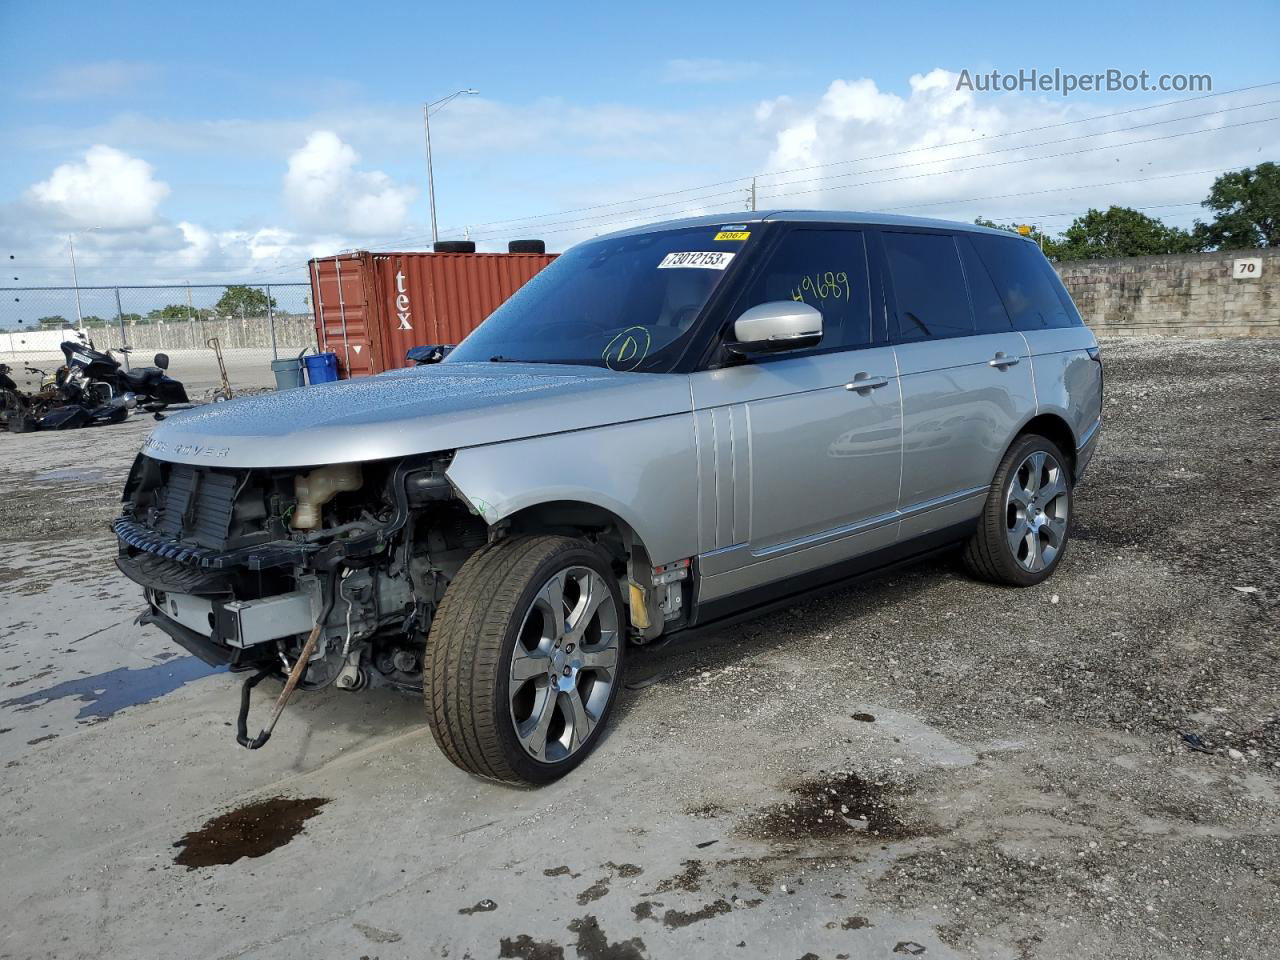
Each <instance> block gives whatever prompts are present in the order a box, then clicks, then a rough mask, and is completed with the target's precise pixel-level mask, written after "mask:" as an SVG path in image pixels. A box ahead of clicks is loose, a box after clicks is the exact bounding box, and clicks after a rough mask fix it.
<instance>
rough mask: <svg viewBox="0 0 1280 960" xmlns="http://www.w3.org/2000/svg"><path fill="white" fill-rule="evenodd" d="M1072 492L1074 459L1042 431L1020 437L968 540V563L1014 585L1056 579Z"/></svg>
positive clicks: (971, 568) (993, 579) (1007, 455)
mask: <svg viewBox="0 0 1280 960" xmlns="http://www.w3.org/2000/svg"><path fill="white" fill-rule="evenodd" d="M1037 465H1039V466H1038V467H1037ZM1015 485H1016V486H1015ZM1072 494H1073V483H1072V479H1071V470H1070V461H1068V460H1067V458H1066V457H1065V456H1064V455H1063V453H1062V451H1061V450H1060V449H1059V448H1058V447H1057V445H1056V444H1054V443H1053V442H1052V441H1051V440H1048V439H1046V438H1045V437H1042V436H1039V435H1037V434H1026V435H1025V436H1022V437H1019V438H1018V439H1017V440H1016V441H1015V442H1014V444H1013V446H1012V447H1010V448H1009V450H1008V452H1007V453H1005V455H1004V459H1002V460H1001V461H1000V467H999V468H998V469H997V470H996V475H995V477H994V479H992V481H991V489H990V490H989V491H988V493H987V501H986V503H985V504H984V506H983V508H982V516H981V517H980V518H979V520H978V529H977V531H975V533H974V534H973V536H972V537H971V538H970V539H969V541H968V543H966V544H965V548H964V554H963V556H964V564H965V567H967V568H968V570H969V572H970V573H972V574H973V575H974V576H975V577H978V578H979V579H981V580H987V581H989V582H991V583H1000V584H1005V585H1007V586H1011V587H1030V586H1034V585H1035V584H1037V583H1040V582H1041V581H1043V580H1045V579H1047V578H1048V577H1050V576H1051V575H1052V574H1053V572H1054V570H1056V569H1057V568H1058V564H1059V563H1060V562H1061V561H1062V555H1063V553H1064V552H1065V551H1066V548H1067V541H1068V539H1069V528H1070V523H1071V511H1072V507H1073V501H1072Z"/></svg>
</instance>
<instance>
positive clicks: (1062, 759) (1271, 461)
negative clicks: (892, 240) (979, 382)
mask: <svg viewBox="0 0 1280 960" xmlns="http://www.w3.org/2000/svg"><path fill="white" fill-rule="evenodd" d="M1104 355H1105V358H1106V376H1107V407H1106V422H1105V425H1104V433H1103V439H1102V446H1101V450H1100V452H1099V453H1098V455H1097V458H1096V459H1095V461H1094V465H1093V467H1092V468H1091V471H1090V474H1089V476H1088V478H1087V480H1086V483H1085V484H1084V485H1083V486H1082V487H1081V488H1080V489H1079V491H1078V494H1077V500H1076V522H1075V526H1074V538H1073V540H1072V542H1071V545H1070V548H1069V550H1068V553H1067V555H1066V557H1065V558H1064V563H1063V566H1062V568H1061V569H1060V571H1059V572H1058V574H1057V576H1055V577H1054V578H1053V579H1052V580H1050V581H1049V582H1047V583H1045V584H1043V585H1041V586H1040V587H1036V588H1033V589H1030V590H1025V591H1013V590H1005V589H997V588H994V587H990V586H985V585H981V584H977V583H974V582H973V581H970V580H968V579H966V578H965V577H964V576H963V575H961V574H960V573H959V572H958V571H957V569H956V565H955V564H954V563H953V562H951V561H946V560H944V561H937V562H933V563H930V564H928V565H926V566H922V567H918V568H916V569H913V570H911V571H909V572H905V573H899V574H896V575H894V576H892V577H890V578H888V579H882V580H879V581H875V582H871V583H867V584H863V585H861V586H858V587H856V588H850V589H847V590H844V591H842V592H838V593H835V594H832V595H830V596H828V597H826V598H824V599H822V600H819V601H816V602H813V603H811V604H808V605H806V606H803V607H798V608H795V609H792V610H790V611H787V612H783V613H781V614H778V615H775V616H771V617H769V618H767V619H763V620H759V621H756V622H753V623H749V624H746V625H744V626H740V627H735V628H733V629H731V630H727V631H725V632H723V633H721V634H719V635H718V636H716V637H713V638H711V639H709V640H707V641H706V642H704V643H701V644H699V645H697V646H684V647H673V648H668V649H667V650H664V651H661V652H657V653H648V654H645V655H637V656H635V657H633V658H632V661H631V664H630V673H629V682H628V689H627V690H626V691H625V694H624V697H623V698H622V699H621V700H620V703H619V707H620V709H619V711H618V716H617V717H616V718H615V720H616V722H615V725H614V728H613V731H612V732H611V734H610V736H609V737H608V738H607V739H606V740H605V741H604V743H603V744H602V745H601V748H600V750H599V751H598V752H597V753H596V755H595V756H594V757H592V758H591V759H590V760H589V761H588V762H587V763H586V764H585V765H584V766H583V767H582V768H580V769H579V771H578V772H577V773H575V774H574V775H572V776H571V777H569V778H568V779H567V780H566V781H563V782H561V783H559V784H557V785H555V786H552V787H550V788H547V789H544V790H541V791H519V790H512V789H507V788H503V787H498V786H494V785H491V784H488V783H483V782H480V781H477V780H473V779H470V778H468V777H467V776H465V775H463V774H462V773H460V772H458V771H457V770H455V769H454V768H453V767H452V766H450V765H449V764H448V763H447V762H446V761H445V760H444V759H443V757H441V756H440V754H439V753H438V752H437V751H436V748H435V746H434V745H433V743H432V740H431V737H430V734H429V733H427V731H426V729H425V726H424V724H423V716H422V710H421V705H420V704H419V703H417V702H416V701H414V700H413V699H410V698H399V697H395V696H390V695H386V694H381V693H376V692H364V693H358V694H344V693H339V692H336V691H335V692H329V693H321V694H315V695H310V696H306V697H303V698H301V699H300V700H299V701H298V702H297V703H296V704H295V705H294V706H293V707H291V708H290V712H289V713H288V714H286V716H285V719H284V720H283V721H282V723H281V726H280V727H279V728H278V730H277V733H276V736H275V738H274V739H273V741H272V742H271V744H270V745H269V746H268V747H266V748H265V749H264V750H262V751H259V752H257V753H252V754H251V753H248V752H246V751H243V750H241V749H239V748H238V747H236V745H235V744H234V742H233V738H232V730H231V726H230V724H231V721H232V719H233V712H234V709H235V706H236V699H237V688H238V681H237V679H236V678H234V677H232V676H230V675H228V674H225V673H211V672H210V671H208V670H207V669H205V668H204V667H203V665H201V664H200V663H199V662H198V661H195V660H194V659H193V658H190V657H187V656H185V655H183V654H182V652H181V651H179V650H177V649H176V648H175V647H173V646H172V645H170V644H169V643H168V642H167V641H166V640H165V639H164V638H163V637H162V636H161V635H160V634H159V633H158V632H157V631H154V630H152V629H150V628H146V629H143V628H139V627H135V626H133V625H132V623H131V620H132V616H133V614H134V613H135V612H136V609H137V606H138V593H137V591H136V589H135V588H134V587H133V586H132V585H130V584H129V583H127V582H125V581H123V580H122V578H120V577H119V576H118V575H117V574H116V573H115V572H114V568H113V566H112V564H111V555H112V552H113V547H112V542H111V538H110V535H109V533H108V531H107V530H106V526H105V525H106V523H107V521H108V520H109V519H110V518H111V517H112V516H113V515H114V512H115V505H116V501H117V498H118V489H119V486H120V482H121V479H122V477H123V475H124V472H125V470H126V469H127V465H128V463H129V461H130V460H131V458H132V456H133V452H134V450H136V448H137V446H138V444H139V442H140V441H141V438H142V435H143V433H144V432H145V430H146V429H147V427H148V426H149V422H148V421H146V420H141V419H139V420H136V421H132V422H131V423H129V424H125V425H122V426H120V427H117V428H108V429H106V430H103V431H101V432H93V433H89V432H84V433H79V434H67V435H40V434H36V435H30V436H20V437H10V436H0V497H2V498H3V499H0V597H2V599H0V609H3V611H4V615H3V616H2V617H0V683H2V684H3V685H4V686H3V687H2V688H0V754H3V756H2V757H0V761H3V762H4V763H5V767H4V781H3V793H2V794H0V822H3V823H4V824H5V829H4V831H3V834H2V835H0V857H2V858H3V863H4V870H3V872H2V876H3V879H2V880H0V883H2V884H3V892H4V896H3V901H4V903H5V910H4V911H3V914H2V915H0V956H3V957H15V958H16V957H58V958H75V957H131V958H147V957H156V958H171V957H202V958H203V957H219V958H231V957H254V958H259V957H273V958H274V957H281V958H284V957H290V958H292V957H300V956H315V957H349V958H351V960H356V958H366V957H367V958H375V957H376V958H380V960H393V958H402V957H403V958H409V957H412V958H423V957H454V958H461V957H473V958H476V960H479V958H496V957H505V958H538V960H552V958H565V957H583V958H589V960H629V958H686V957H695V956H696V957H704V956H705V957H767V958H780V960H800V958H805V960H813V958H822V960H835V958H874V957H882V958H886V960H891V958H894V957H902V956H908V957H910V956H921V955H922V956H925V957H926V958H945V957H983V958H1032V957H1035V958H1040V957H1050V958H1072V960H1077V958H1085V957H1088V958H1096V957H1130V958H1143V960H1145V958H1155V957H1169V958H1175V957H1176V958H1201V957H1203V958H1214V960H1219V958H1225V957H1264V956H1266V957H1273V956H1277V955H1278V954H1280V939H1278V938H1280V866H1277V864H1278V863H1280V716H1278V711H1280V648H1278V646H1277V641H1278V639H1280V630H1278V629H1277V602H1278V595H1280V577H1278V576H1277V560H1276V554H1277V551H1276V540H1277V520H1276V518H1277V515H1278V514H1280V484H1277V483H1276V479H1275V472H1276V466H1277V464H1278V463H1280V421H1278V420H1277V417H1278V416H1280V341H1234V342H1226V341H1187V340H1176V341H1154V340H1150V341H1110V342H1107V343H1106V344H1105V345H1104ZM267 686H268V685H264V686H263V687H262V688H259V692H258V693H257V694H255V699H254V710H255V711H256V715H257V716H261V715H263V712H264V711H265V708H266V705H267V702H268V697H269V696H272V695H273V693H274V691H270V690H267V689H266V687H267ZM275 798H285V799H283V800H279V801H275V802H267V801H273V800H275ZM224 815H226V816H224ZM218 817H223V819H220V820H219V819H215V818H218ZM245 821H248V822H249V825H250V827H256V829H248V828H246V826H245ZM228 852H230V853H231V854H232V855H235V854H245V856H244V857H243V858H242V859H238V860H236V861H235V862H232V863H225V862H223V861H226V860H228V859H230V858H231V857H230V856H228V855H227V854H228Z"/></svg>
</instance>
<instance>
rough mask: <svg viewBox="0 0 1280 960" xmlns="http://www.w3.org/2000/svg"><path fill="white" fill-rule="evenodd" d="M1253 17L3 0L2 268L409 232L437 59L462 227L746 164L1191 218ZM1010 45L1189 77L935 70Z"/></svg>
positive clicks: (1273, 76) (1242, 132) (505, 227)
mask: <svg viewBox="0 0 1280 960" xmlns="http://www.w3.org/2000/svg"><path fill="white" fill-rule="evenodd" d="M1277 36H1280V4H1277V3H1276V2H1275V0H1271V2H1253V0H1241V2H1239V3H1236V4H1233V5H1232V6H1231V8H1230V10H1229V11H1227V10H1226V9H1225V8H1220V7H1213V6H1212V5H1205V4H1202V3H1195V4H1192V3H1185V4H1183V3H1169V2H1165V3H1159V4H1156V3H1133V4H1123V5H1122V4H1117V3H1114V2H1111V3H1106V4H1093V3H1087V2H1086V3H1077V4H1074V5H1071V6H1069V7H1066V6H1063V5H1056V4H1054V5H1050V4H1029V3H1026V2H1025V0H1024V2H1020V3H1009V4H986V5H983V6H982V9H981V12H975V8H974V7H973V5H961V4H954V3H948V4H941V3H939V4H932V3H929V4H907V3H899V4H896V5H892V6H891V5H871V4H855V3H796V4H791V5H779V4H776V3H768V4H764V3H761V4H753V3H747V2H740V3H736V4H707V3H682V4H639V5H633V4H610V3H599V2H595V3H590V4H577V3H553V4H548V3H512V4H508V3H451V4H435V3H397V2H388V0H382V2H376V3H370V4H362V5H352V4H350V3H347V4H336V3H327V2H322V0H313V2H308V3H306V4H293V3H284V2H281V3H271V4H268V3H255V4H247V3H237V2H222V3H219V4H198V5H197V4H163V5H161V4H154V3H146V4H144V3H130V2H120V0H116V2H113V3H111V4H104V3H101V2H95V3H79V2H60V3H58V4H32V3H23V2H15V0H0V91H3V93H0V145H2V146H3V156H4V163H3V164H0V262H3V263H4V264H5V267H4V269H6V270H7V271H8V274H7V275H6V276H4V277H3V278H2V279H0V283H3V284H4V285H9V286H18V285H23V286H43V285H61V284H69V283H70V280H71V273H70V262H69V248H68V236H69V235H70V236H71V237H73V238H74V243H75V250H76V256H77V265H78V267H79V282H80V283H81V284H84V285H89V284H117V283H120V284H129V283H168V282H191V283H200V282H255V283H261V282H269V281H276V282H284V281H291V280H305V279H306V275H307V271H306V261H307V259H308V258H309V257H311V256H317V255H324V254H329V253H333V252H336V251H338V250H343V249H371V250H414V249H426V248H427V245H428V244H429V243H430V233H431V230H430V219H429V212H428V204H427V190H426V155H425V148H424V143H423V126H422V104H423V102H424V101H428V100H436V99H438V98H441V97H445V96H447V95H449V94H450V93H452V92H453V91H455V90H459V89H463V88H474V89H476V90H477V91H478V93H477V94H476V95H467V96H461V97H459V98H457V99H456V100H454V101H453V102H451V103H449V104H448V105H447V106H446V107H444V108H443V109H441V110H440V111H439V112H438V113H436V114H433V116H432V121H431V127H432V142H433V146H434V148H435V157H434V167H435V180H436V195H437V209H438V214H439V217H438V219H439V226H440V233H441V237H442V238H460V237H462V236H464V235H468V234H469V235H470V236H471V237H473V238H474V239H476V240H477V242H478V243H479V245H480V248H481V249H485V250H502V249H505V243H506V241H507V240H509V239H519V238H527V237H543V238H545V239H546V240H547V242H548V246H549V247H550V248H551V249H553V250H560V249H564V248H565V247H566V246H568V245H570V244H572V243H575V242H578V241H580V240H583V239H586V238H589V237H591V236H594V235H597V234H599V233H602V232H608V231H609V230H611V229H616V228H620V227H624V226H629V225H633V224H636V223H642V222H648V221H656V220H662V219H669V218H673V217H677V216H682V215H689V214H696V213H703V212H718V211H725V212H726V214H727V216H726V220H727V221H731V220H732V216H731V215H728V214H731V212H732V211H734V210H741V209H744V208H745V207H746V205H747V202H748V201H747V198H748V188H749V186H750V182H751V177H752V176H753V175H754V176H756V177H757V178H758V179H757V196H758V203H759V205H760V207H761V208H766V207H783V208H793V209H795V208H804V209H813V208H838V209H855V210H892V211H895V212H901V213H911V214H919V215H923V216H936V217H943V218H947V219H956V220H972V219H973V218H974V217H976V216H979V215H982V216H987V217H992V218H994V219H997V220H1001V221H1016V222H1028V223H1034V224H1036V225H1038V226H1040V227H1042V228H1043V229H1045V230H1047V231H1049V232H1051V233H1052V232H1057V231H1060V230H1061V229H1063V228H1065V227H1066V226H1067V225H1068V224H1069V223H1070V221H1071V218H1072V217H1073V216H1075V215H1077V214H1079V213H1082V212H1084V211H1085V210H1087V209H1088V208H1089V207H1091V206H1097V207H1106V206H1108V205H1110V204H1112V203H1118V204H1127V205H1132V206H1137V207H1140V208H1142V209H1144V210H1145V212H1147V213H1149V214H1151V215H1153V216H1158V217H1160V218H1162V219H1164V220H1165V221H1166V222H1169V223H1175V224H1178V225H1189V224H1190V223H1192V222H1193V221H1194V219H1195V218H1196V217H1197V216H1199V217H1202V218H1204V217H1206V214H1205V213H1204V212H1203V211H1202V210H1201V209H1200V208H1199V207H1198V203H1199V201H1200V200H1202V199H1203V198H1204V196H1205V194H1206V192H1207V190H1208V188H1209V185H1210V184H1211V183H1212V181H1213V178H1214V176H1215V175H1216V174H1217V173H1220V172H1223V171H1225V170H1229V169H1235V168H1238V167H1241V166H1247V165H1252V164H1255V163H1258V162H1261V161H1264V160H1280V119H1277V118H1280V63H1278V62H1277V60H1276V57H1275V54H1274V49H1275V38H1276V37H1277ZM1033 68H1034V69H1038V70H1040V71H1042V72H1045V71H1049V72H1051V71H1053V70H1054V69H1055V68H1058V69H1061V70H1063V71H1067V72H1072V73H1077V74H1084V73H1092V72H1101V71H1105V70H1107V69H1116V70H1120V71H1123V72H1126V73H1137V72H1139V71H1142V70H1147V71H1149V72H1150V73H1151V75H1152V77H1153V78H1155V77H1157V76H1159V75H1160V74H1163V73H1169V74H1175V73H1183V74H1208V75H1209V76H1210V77H1211V78H1212V91H1211V92H1212V93H1213V94H1214V96H1207V97H1206V96H1204V95H1203V92H1201V93H1191V92H1175V91H1169V92H1158V91H1150V92H1136V91H1135V92H1124V91H1117V92H1105V91H1104V92H1079V91H1077V92H1075V93H1073V94H1071V95H1070V96H1066V97H1064V96H1061V95H1060V94H1057V93H1054V92H1036V91H1022V92H1002V91H996V92H983V91H980V90H968V89H957V85H958V83H959V81H960V78H961V77H962V75H963V74H962V71H968V75H969V76H970V77H973V76H975V75H979V74H983V73H989V72H990V71H991V70H1000V71H1002V72H1006V73H1016V72H1017V71H1018V70H1019V69H1025V70H1031V69H1033ZM1245 88H1248V89H1245ZM1231 91H1239V92H1231ZM1190 97H1198V98H1197V99H1188V98H1190ZM1175 101H1182V102H1175ZM1162 104H1163V106H1161V105H1162ZM1126 111H1127V112H1126ZM1086 120H1087V121H1088V122H1081V121H1086Z"/></svg>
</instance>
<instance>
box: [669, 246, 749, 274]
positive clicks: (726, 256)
mask: <svg viewBox="0 0 1280 960" xmlns="http://www.w3.org/2000/svg"><path fill="white" fill-rule="evenodd" d="M732 259H733V254H732V253H728V252H725V251H721V250H710V251H706V252H698V251H688V252H685V253H668V254H667V255H666V256H665V257H663V258H662V262H661V263H660V264H658V269H659V270H670V269H672V268H673V267H697V268H698V269H701V270H723V269H724V268H725V267H727V266H728V265H729V261H730V260H732Z"/></svg>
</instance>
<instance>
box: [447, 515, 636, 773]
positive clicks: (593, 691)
mask: <svg viewBox="0 0 1280 960" xmlns="http://www.w3.org/2000/svg"><path fill="white" fill-rule="evenodd" d="M557 598H558V601H559V606H560V610H561V611H562V612H561V614H560V616H559V618H558V620H557V618H556V616H555V612H554V611H555V605H554V604H553V603H551V602H550V601H551V600H554V599H557ZM566 605H568V606H569V607H570V609H568V610H567V611H566V610H565V606H566ZM625 609H626V608H624V607H623V605H622V595H621V592H620V591H619V589H618V583H617V577H616V576H615V575H614V573H613V571H612V570H611V568H610V560H609V557H608V556H607V555H606V554H605V553H604V552H603V551H601V550H600V549H598V548H597V547H595V546H593V545H592V544H590V543H588V542H587V541H585V540H578V539H574V538H571V537H561V536H523V537H512V538H511V539H508V540H502V541H499V542H498V543H496V544H493V545H491V546H487V547H483V548H481V549H480V550H478V551H477V552H476V553H474V554H473V555H472V556H471V557H470V558H469V559H468V560H467V562H466V563H465V564H463V566H462V569H461V570H459V571H458V575H457V576H456V577H454V579H453V581H452V582H451V583H450V584H449V587H448V589H447V590H446V591H445V595H444V600H443V601H442V602H441V604H440V609H439V610H438V611H437V613H436V617H435V620H434V622H433V623H432V625H431V632H430V636H429V637H428V640H427V650H426V657H425V660H424V663H423V674H422V676H423V685H422V688H423V695H424V697H425V698H426V704H427V720H428V723H429V724H430V726H431V733H432V735H433V736H434V737H435V741H436V744H437V745H438V746H439V747H440V749H441V751H443V753H444V755H445V756H446V757H448V758H449V759H450V760H451V761H452V762H453V763H454V764H455V765H456V766H458V767H460V768H461V769H463V770H466V771H467V772H468V773H472V774H475V775H476V776H478V777H486V778H489V779H491V780H499V781H503V782H506V783H516V784H534V785H540V784H545V783H550V782H551V781H553V780H556V779H558V778H560V777H562V776H564V775H565V774H566V773H568V772H569V771H570V770H572V769H573V768H574V767H576V766H577V765H578V764H579V763H581V762H582V761H583V760H585V759H586V757H587V755H588V754H589V753H590V752H591V750H592V749H593V748H594V747H595V745H596V743H598V742H599V739H600V735H601V733H602V732H603V730H604V727H605V724H606V722H607V720H608V716H609V713H610V711H611V710H612V708H613V703H614V700H615V699H616V698H617V694H618V689H619V687H621V685H622V683H621V680H622V667H623V655H624V652H625V651H624V647H625V642H626V616H625ZM553 678H554V685H553ZM575 697H576V700H575ZM579 708H580V709H579Z"/></svg>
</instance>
